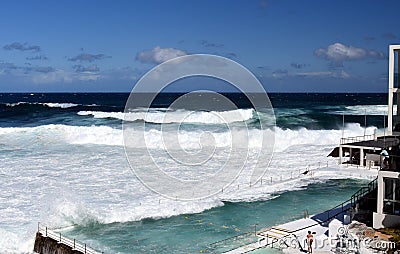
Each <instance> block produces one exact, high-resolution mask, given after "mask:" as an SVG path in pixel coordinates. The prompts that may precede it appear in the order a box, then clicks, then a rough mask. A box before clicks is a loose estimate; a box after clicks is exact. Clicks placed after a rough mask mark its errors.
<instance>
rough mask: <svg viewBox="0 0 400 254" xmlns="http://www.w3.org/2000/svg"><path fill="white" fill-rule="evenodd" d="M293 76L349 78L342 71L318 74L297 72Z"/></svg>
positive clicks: (348, 75)
mask: <svg viewBox="0 0 400 254" xmlns="http://www.w3.org/2000/svg"><path fill="white" fill-rule="evenodd" d="M293 76H300V77H328V78H343V79H346V78H350V77H351V76H350V74H348V73H347V72H345V71H344V70H341V71H320V72H297V73H293Z"/></svg>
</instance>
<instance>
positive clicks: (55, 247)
mask: <svg viewBox="0 0 400 254" xmlns="http://www.w3.org/2000/svg"><path fill="white" fill-rule="evenodd" d="M33 251H34V252H36V253H39V254H82V252H80V251H77V250H72V248H71V247H69V246H67V245H65V244H63V243H58V241H56V240H54V239H51V238H50V237H44V236H42V234H41V233H36V239H35V246H34V248H33Z"/></svg>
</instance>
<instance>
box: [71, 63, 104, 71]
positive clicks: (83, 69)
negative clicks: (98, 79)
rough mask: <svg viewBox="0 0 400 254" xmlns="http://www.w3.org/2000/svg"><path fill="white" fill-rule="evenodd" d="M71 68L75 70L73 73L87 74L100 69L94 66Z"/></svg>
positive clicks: (75, 66)
mask: <svg viewBox="0 0 400 254" xmlns="http://www.w3.org/2000/svg"><path fill="white" fill-rule="evenodd" d="M72 68H73V69H75V72H88V73H89V72H91V73H93V72H98V71H100V68H99V67H98V66H97V65H95V64H93V65H90V66H82V65H79V64H78V65H74V66H72Z"/></svg>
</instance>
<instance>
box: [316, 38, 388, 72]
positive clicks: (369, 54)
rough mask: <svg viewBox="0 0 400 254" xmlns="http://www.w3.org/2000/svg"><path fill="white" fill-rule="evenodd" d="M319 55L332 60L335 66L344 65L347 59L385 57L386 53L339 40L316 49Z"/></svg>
mask: <svg viewBox="0 0 400 254" xmlns="http://www.w3.org/2000/svg"><path fill="white" fill-rule="evenodd" d="M314 54H315V55H316V56H318V57H321V58H324V59H326V60H328V61H330V62H331V64H332V65H333V66H336V67H338V66H343V62H345V61H353V60H362V59H366V58H373V59H384V58H385V54H384V53H382V52H378V51H375V50H366V49H363V48H356V47H353V46H346V45H344V44H341V43H339V42H337V43H334V44H332V45H329V46H328V47H327V48H320V49H317V50H315V51H314Z"/></svg>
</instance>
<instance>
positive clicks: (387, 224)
mask: <svg viewBox="0 0 400 254" xmlns="http://www.w3.org/2000/svg"><path fill="white" fill-rule="evenodd" d="M373 218H374V219H373V225H372V226H373V228H375V229H380V228H394V227H398V226H400V216H397V215H390V214H382V213H374V215H373Z"/></svg>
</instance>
